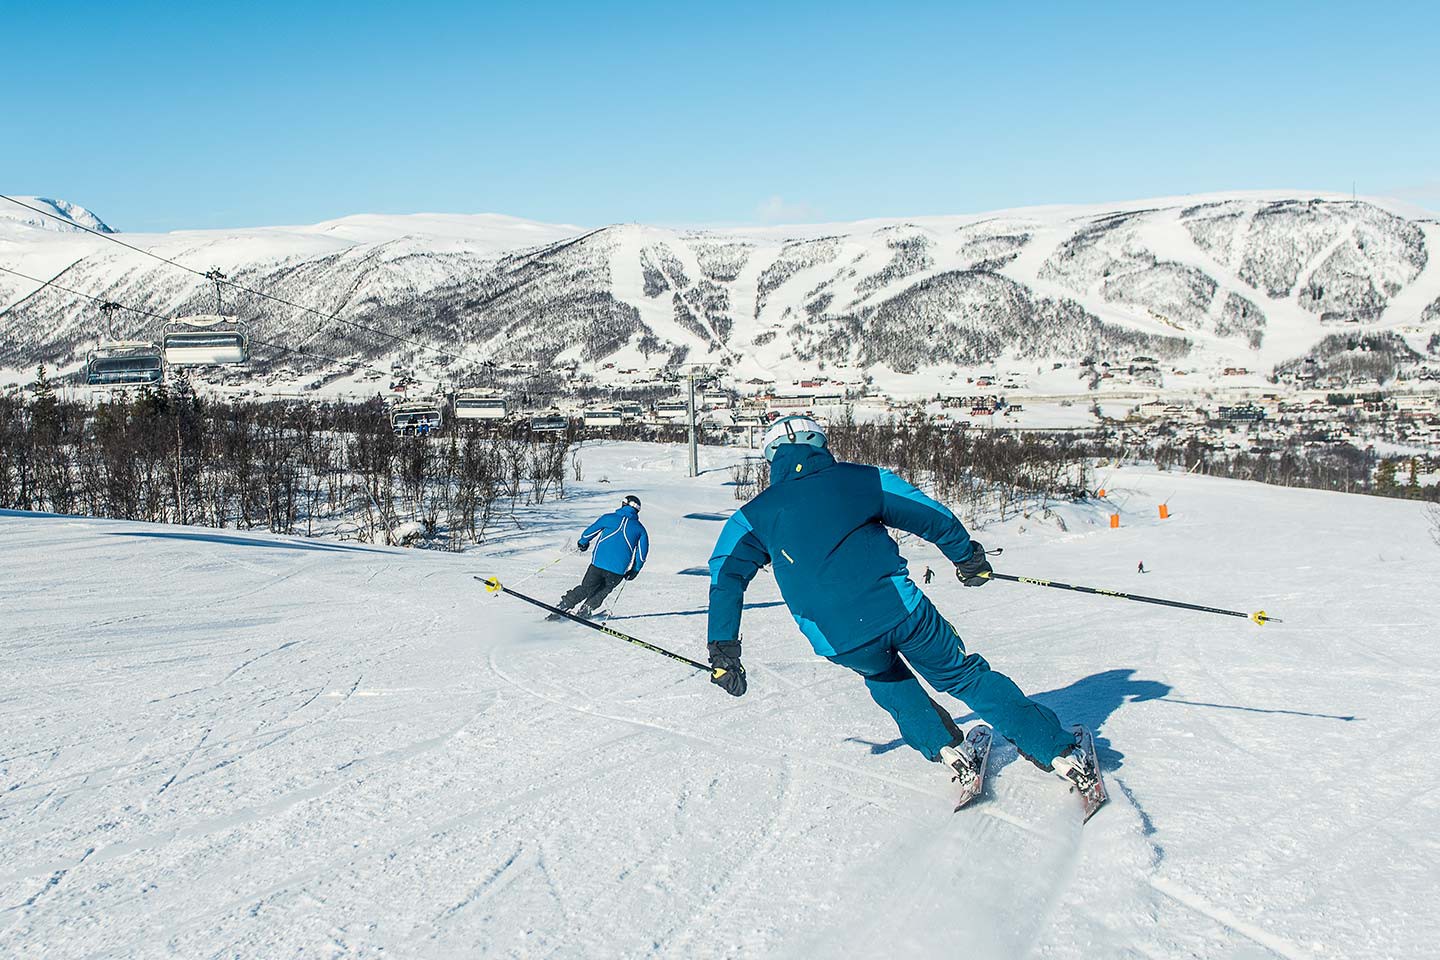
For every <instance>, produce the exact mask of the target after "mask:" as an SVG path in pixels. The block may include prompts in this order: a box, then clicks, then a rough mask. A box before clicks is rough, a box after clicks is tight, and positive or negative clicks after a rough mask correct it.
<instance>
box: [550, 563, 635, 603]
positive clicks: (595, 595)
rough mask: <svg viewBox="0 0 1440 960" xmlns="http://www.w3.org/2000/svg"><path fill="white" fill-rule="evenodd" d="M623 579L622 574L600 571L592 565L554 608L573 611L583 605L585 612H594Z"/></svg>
mask: <svg viewBox="0 0 1440 960" xmlns="http://www.w3.org/2000/svg"><path fill="white" fill-rule="evenodd" d="M624 579H625V576H624V574H619V573H611V572H610V571H609V570H601V569H600V568H599V567H597V566H595V564H593V563H592V564H590V569H589V570H586V571H585V576H584V578H583V579H581V581H580V582H579V583H577V584H576V585H575V586H573V587H571V588H570V589H569V590H568V591H567V592H566V594H565V596H563V597H561V598H560V602H559V603H557V604H555V606H557V607H559V608H560V609H561V610H574V609H575V605H576V604H578V603H583V604H585V610H586V611H587V612H588V611H591V610H594V609H595V608H596V607H598V606H600V604H602V603H604V602H605V598H606V597H608V596H610V591H611V590H614V589H615V588H616V587H618V586H619V585H620V581H621V580H624Z"/></svg>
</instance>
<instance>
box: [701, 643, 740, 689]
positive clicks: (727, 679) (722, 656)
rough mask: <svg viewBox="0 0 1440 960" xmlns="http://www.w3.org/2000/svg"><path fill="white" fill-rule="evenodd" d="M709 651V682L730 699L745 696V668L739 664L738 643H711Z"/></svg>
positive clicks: (708, 647)
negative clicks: (730, 697)
mask: <svg viewBox="0 0 1440 960" xmlns="http://www.w3.org/2000/svg"><path fill="white" fill-rule="evenodd" d="M706 649H708V650H709V651H710V682H711V683H713V684H715V685H716V686H717V687H719V688H720V689H722V690H724V691H725V692H726V693H728V694H730V696H732V697H743V696H744V695H745V686H746V684H745V668H744V667H743V666H742V665H741V664H740V641H738V640H731V641H730V642H729V643H712V644H709V645H708V646H707V647H706Z"/></svg>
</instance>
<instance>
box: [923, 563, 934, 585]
mask: <svg viewBox="0 0 1440 960" xmlns="http://www.w3.org/2000/svg"><path fill="white" fill-rule="evenodd" d="M934 579H935V571H934V570H931V569H930V568H929V567H926V568H925V586H927V587H928V586H930V581H931V580H934Z"/></svg>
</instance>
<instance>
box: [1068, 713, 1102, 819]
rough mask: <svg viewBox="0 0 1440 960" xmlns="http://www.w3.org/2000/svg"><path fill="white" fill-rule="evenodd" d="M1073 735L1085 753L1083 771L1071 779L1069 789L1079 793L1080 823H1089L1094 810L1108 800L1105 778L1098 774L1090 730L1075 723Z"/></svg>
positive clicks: (1098, 769) (1098, 768)
mask: <svg viewBox="0 0 1440 960" xmlns="http://www.w3.org/2000/svg"><path fill="white" fill-rule="evenodd" d="M1075 735H1076V738H1077V742H1078V744H1079V745H1078V746H1077V748H1076V749H1078V750H1080V751H1081V752H1082V753H1083V754H1084V755H1085V768H1086V769H1085V772H1084V773H1082V774H1081V775H1080V776H1079V777H1078V778H1076V779H1075V780H1072V781H1071V784H1070V789H1071V791H1072V792H1075V793H1078V794H1079V795H1080V805H1081V808H1082V809H1083V810H1084V811H1085V818H1084V819H1083V820H1081V821H1080V822H1081V823H1089V822H1090V818H1091V817H1093V816H1095V812H1096V811H1097V810H1099V809H1100V808H1101V807H1103V806H1105V804H1106V803H1107V802H1109V800H1110V794H1109V792H1108V791H1107V790H1106V789H1105V778H1104V777H1102V776H1101V775H1100V757H1099V755H1098V754H1096V752H1095V738H1094V736H1092V735H1091V733H1090V731H1089V730H1087V729H1085V728H1084V727H1082V726H1080V725H1079V724H1076V726H1075Z"/></svg>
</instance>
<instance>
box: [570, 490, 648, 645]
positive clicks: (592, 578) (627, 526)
mask: <svg viewBox="0 0 1440 960" xmlns="http://www.w3.org/2000/svg"><path fill="white" fill-rule="evenodd" d="M592 540H594V541H595V559H593V560H592V561H590V567H589V569H587V570H586V571H585V576H584V578H583V579H582V580H581V581H580V582H579V583H578V584H576V585H575V586H574V587H572V588H571V589H570V590H569V591H568V592H567V593H566V594H565V596H563V597H561V598H560V602H559V603H557V604H555V605H556V606H557V607H559V608H561V609H562V610H573V609H574V608H575V606H576V605H577V604H578V605H579V606H580V611H579V613H580V616H582V617H588V616H590V615H591V613H593V612H594V611H595V610H596V609H597V608H598V607H599V606H600V605H601V604H602V603H604V602H605V598H606V597H608V596H609V595H610V591H611V590H614V589H615V588H616V587H617V586H619V585H620V581H622V580H634V579H635V578H636V577H637V576H639V575H640V568H641V567H643V566H645V557H646V555H647V554H649V552H650V535H649V534H648V533H646V532H645V525H644V524H642V523H641V522H640V498H639V497H637V496H635V495H634V494H631V495H630V496H628V497H626V498H625V499H624V500H623V501H622V502H621V504H620V507H619V508H618V509H616V510H614V511H612V512H610V513H607V514H605V515H604V516H602V517H600V518H599V519H598V520H596V521H595V522H594V523H592V524H590V526H588V527H586V528H585V532H584V533H582V534H580V539H579V540H578V541H576V543H575V546H576V547H578V548H579V550H580V552H581V553H584V552H585V551H586V550H589V549H590V541H592ZM547 619H550V620H560V619H562V617H560V615H559V614H554V613H552V614H551V615H550V616H549V617H548V618H547Z"/></svg>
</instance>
